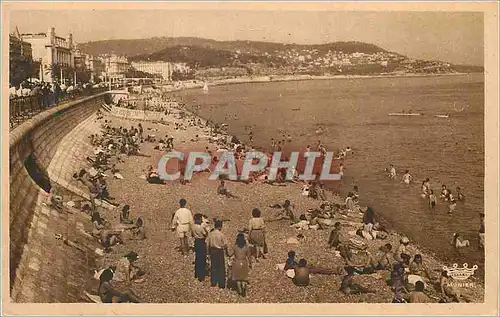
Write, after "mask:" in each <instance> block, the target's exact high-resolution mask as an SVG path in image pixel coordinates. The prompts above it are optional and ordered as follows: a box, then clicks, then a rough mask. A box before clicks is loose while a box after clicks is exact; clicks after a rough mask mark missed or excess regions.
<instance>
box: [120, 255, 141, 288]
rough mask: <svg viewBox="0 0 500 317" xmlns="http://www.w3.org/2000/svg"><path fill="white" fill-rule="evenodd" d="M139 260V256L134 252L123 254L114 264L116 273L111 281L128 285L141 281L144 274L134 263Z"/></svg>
mask: <svg viewBox="0 0 500 317" xmlns="http://www.w3.org/2000/svg"><path fill="white" fill-rule="evenodd" d="M138 259H139V255H138V254H137V253H135V252H134V251H130V252H128V253H127V254H125V255H124V256H123V257H122V258H121V259H120V260H118V262H117V264H116V271H115V273H114V277H113V280H114V281H118V282H127V285H130V283H131V282H132V281H135V282H139V281H142V277H143V276H144V275H145V274H146V273H145V272H144V271H142V270H141V269H140V268H139V267H138V266H137V265H135V262H136V261H137V260H138Z"/></svg>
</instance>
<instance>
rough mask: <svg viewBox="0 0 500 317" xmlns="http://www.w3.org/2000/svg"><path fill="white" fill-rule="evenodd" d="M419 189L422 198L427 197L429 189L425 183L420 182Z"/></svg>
mask: <svg viewBox="0 0 500 317" xmlns="http://www.w3.org/2000/svg"><path fill="white" fill-rule="evenodd" d="M421 189H422V194H421V196H422V198H426V197H427V196H428V195H429V188H428V187H427V185H426V182H425V181H423V182H422V186H421Z"/></svg>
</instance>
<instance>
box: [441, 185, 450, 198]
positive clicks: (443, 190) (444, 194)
mask: <svg viewBox="0 0 500 317" xmlns="http://www.w3.org/2000/svg"><path fill="white" fill-rule="evenodd" d="M441 198H442V199H444V200H445V201H449V200H450V190H449V189H448V188H446V185H441Z"/></svg>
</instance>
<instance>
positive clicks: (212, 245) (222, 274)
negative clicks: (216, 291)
mask: <svg viewBox="0 0 500 317" xmlns="http://www.w3.org/2000/svg"><path fill="white" fill-rule="evenodd" d="M221 230H222V220H219V219H217V220H216V221H215V228H214V230H213V231H212V232H210V233H209V234H208V236H207V239H206V243H207V249H208V250H209V253H210V263H211V265H210V285H211V286H212V287H215V286H217V285H218V286H219V288H221V289H223V288H226V263H225V257H224V255H225V254H227V239H226V236H225V235H224V234H223V233H222V232H221Z"/></svg>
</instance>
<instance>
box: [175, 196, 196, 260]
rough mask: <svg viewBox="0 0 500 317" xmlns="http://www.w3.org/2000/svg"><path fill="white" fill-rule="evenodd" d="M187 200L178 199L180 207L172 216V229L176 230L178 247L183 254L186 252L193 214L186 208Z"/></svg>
mask: <svg viewBox="0 0 500 317" xmlns="http://www.w3.org/2000/svg"><path fill="white" fill-rule="evenodd" d="M186 204H187V201H186V200H185V199H181V200H180V201H179V205H180V208H179V209H177V211H176V212H175V213H174V217H173V218H172V225H171V228H172V231H174V230H175V231H177V236H178V237H179V240H180V249H181V252H182V254H183V255H186V254H187V253H188V251H189V250H188V234H189V232H190V231H191V228H192V227H193V214H192V213H191V210H189V209H187V208H186Z"/></svg>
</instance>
